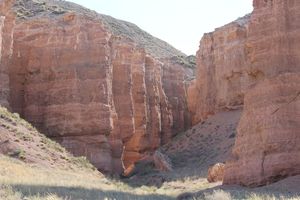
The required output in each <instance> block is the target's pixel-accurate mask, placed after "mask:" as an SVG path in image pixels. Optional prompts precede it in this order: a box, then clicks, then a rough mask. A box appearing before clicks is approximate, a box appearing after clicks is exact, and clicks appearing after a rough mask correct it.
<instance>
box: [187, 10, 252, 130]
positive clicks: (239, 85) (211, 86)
mask: <svg viewBox="0 0 300 200" xmlns="http://www.w3.org/2000/svg"><path fill="white" fill-rule="evenodd" d="M249 17H250V16H249V15H247V16H245V17H243V18H240V19H238V20H236V21H234V22H232V23H230V24H228V25H226V26H224V27H221V28H218V29H216V30H215V32H212V33H207V34H205V35H204V36H203V38H202V40H201V42H200V49H199V51H198V52H197V74H196V81H194V83H192V84H191V85H190V86H189V92H188V94H189V110H190V112H191V113H192V121H193V124H197V123H198V122H200V121H201V120H203V119H205V118H206V117H207V116H208V115H212V114H214V113H216V112H217V111H219V110H221V109H224V108H226V107H233V106H239V105H242V104H243V98H244V94H245V90H246V89H247V87H249V85H251V84H252V82H253V81H256V80H253V77H252V76H251V73H250V72H249V69H248V66H247V65H246V63H245V51H244V46H245V42H246V39H247V32H248V21H249Z"/></svg>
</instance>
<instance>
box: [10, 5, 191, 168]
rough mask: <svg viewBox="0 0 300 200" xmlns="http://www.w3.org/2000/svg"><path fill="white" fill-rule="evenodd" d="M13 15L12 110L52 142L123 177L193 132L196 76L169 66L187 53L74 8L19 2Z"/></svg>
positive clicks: (126, 25) (130, 27)
mask: <svg viewBox="0 0 300 200" xmlns="http://www.w3.org/2000/svg"><path fill="white" fill-rule="evenodd" d="M15 9H16V12H17V16H18V21H17V25H16V26H15V33H14V54H13V57H12V64H11V65H10V68H9V69H10V73H9V74H10V80H11V82H10V89H11V92H10V97H11V101H10V105H11V107H12V109H13V111H14V112H18V113H20V114H21V115H22V116H24V117H25V118H26V119H27V120H28V121H30V122H31V123H33V124H34V125H35V126H37V127H38V128H39V129H40V130H42V131H43V132H44V133H45V134H47V136H49V137H51V138H53V139H55V140H57V141H59V142H60V143H61V144H63V146H65V147H66V148H67V149H69V150H70V151H71V152H72V153H74V154H75V155H78V156H87V158H88V159H89V160H90V161H91V162H92V163H93V164H94V165H95V166H96V167H97V168H98V169H100V170H101V171H104V172H118V173H121V172H122V170H123V166H122V165H123V164H124V166H125V168H127V167H129V166H131V165H132V164H133V163H134V162H136V161H137V160H139V159H142V158H143V157H144V156H145V155H148V154H151V153H153V152H154V151H155V150H156V149H157V148H158V147H159V146H160V145H161V144H163V143H165V142H168V141H169V140H170V139H171V137H172V135H173V134H174V133H176V132H178V131H182V130H184V129H186V128H187V127H188V125H189V123H188V119H189V114H188V109H187V103H186V91H185V84H186V83H185V79H186V78H187V77H188V76H190V75H192V73H193V72H192V69H191V68H189V67H187V66H185V65H184V64H180V63H176V62H175V63H174V62H172V59H171V58H172V57H174V56H175V57H177V56H178V57H182V56H183V55H182V53H180V52H178V51H177V50H175V49H174V48H172V47H170V46H169V45H168V44H166V43H164V42H162V41H160V40H158V39H156V38H154V37H152V36H150V35H148V34H147V33H145V32H143V31H142V30H140V29H139V28H138V27H136V26H135V25H133V24H130V23H127V22H123V21H119V20H116V19H113V18H111V17H109V16H104V15H100V14H97V13H94V12H91V11H89V10H87V9H84V8H82V7H80V6H78V5H76V4H72V3H68V2H64V1H59V2H58V1H22V0H18V1H17V3H16V5H15ZM145 38H147V39H145ZM174 122H176V123H174ZM174 124H176V125H174Z"/></svg>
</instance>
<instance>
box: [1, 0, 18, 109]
mask: <svg viewBox="0 0 300 200" xmlns="http://www.w3.org/2000/svg"><path fill="white" fill-rule="evenodd" d="M13 2H14V1H13V0H0V105H3V106H5V107H9V103H8V100H9V76H8V65H9V60H10V56H11V54H12V51H13V48H12V44H13V27H14V20H15V19H14V18H15V17H14V13H13V12H12V10H11V7H12V4H13Z"/></svg>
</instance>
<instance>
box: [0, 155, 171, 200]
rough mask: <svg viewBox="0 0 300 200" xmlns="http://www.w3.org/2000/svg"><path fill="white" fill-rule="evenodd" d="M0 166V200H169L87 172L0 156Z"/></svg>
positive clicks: (146, 190) (144, 188) (149, 191)
mask: <svg viewBox="0 0 300 200" xmlns="http://www.w3.org/2000/svg"><path fill="white" fill-rule="evenodd" d="M0 166H1V168H0V199H8V200H9V199H11V200H19V199H24V200H25V199H27V200H36V199H41V200H46V199H51V200H52V199H53V200H56V199H63V200H65V199H66V200H73V199H87V200H98V199H99V200H100V199H101V200H102V199H173V198H172V197H168V196H164V195H157V194H155V193H156V189H155V188H150V187H142V188H137V189H135V188H132V187H130V186H128V185H126V184H124V183H122V182H119V181H112V180H108V179H106V178H104V177H103V176H102V175H101V174H99V173H97V172H91V171H90V170H89V169H88V170H84V169H82V170H81V171H79V170H74V171H72V170H68V171H67V170H60V169H53V168H48V169H47V168H39V167H36V166H34V167H33V166H30V165H29V164H26V163H24V162H22V161H19V160H16V159H12V158H8V157H5V156H0Z"/></svg>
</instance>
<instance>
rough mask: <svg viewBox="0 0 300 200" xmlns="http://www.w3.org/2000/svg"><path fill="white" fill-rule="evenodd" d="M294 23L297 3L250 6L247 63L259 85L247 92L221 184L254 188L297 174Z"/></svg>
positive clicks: (299, 56) (299, 61)
mask: <svg viewBox="0 0 300 200" xmlns="http://www.w3.org/2000/svg"><path fill="white" fill-rule="evenodd" d="M299 22H300V2H299V1H296V0H268V1H265V0H264V1H263V0H255V1H254V12H253V14H252V16H251V20H250V24H249V33H248V39H247V43H246V45H245V50H246V52H247V57H246V63H247V65H248V66H249V68H251V69H252V70H253V71H256V72H258V73H259V74H262V75H263V76H264V80H263V81H260V82H259V83H258V84H257V85H255V86H254V87H251V88H250V89H249V91H248V92H247V93H246V96H245V107H244V112H243V116H242V118H241V121H240V124H239V127H238V135H237V139H236V143H235V146H234V149H233V159H232V160H231V161H230V162H228V163H227V165H226V169H225V177H224V183H225V184H241V185H246V186H258V185H264V184H268V183H271V182H274V181H278V180H280V179H282V178H285V177H287V176H292V175H297V174H300V135H299V134H300V51H299V45H300V37H299V35H300V26H299Z"/></svg>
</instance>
